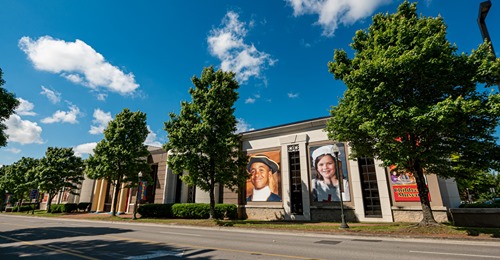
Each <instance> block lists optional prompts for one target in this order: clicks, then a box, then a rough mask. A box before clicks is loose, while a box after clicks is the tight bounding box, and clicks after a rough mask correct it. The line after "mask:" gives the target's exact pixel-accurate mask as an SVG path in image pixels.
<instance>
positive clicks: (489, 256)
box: [410, 251, 500, 259]
mask: <svg viewBox="0 0 500 260" xmlns="http://www.w3.org/2000/svg"><path fill="white" fill-rule="evenodd" d="M410 253H420V254H434V255H454V256H469V257H482V258H497V259H500V256H494V255H471V254H456V253H443V252H431V251H410Z"/></svg>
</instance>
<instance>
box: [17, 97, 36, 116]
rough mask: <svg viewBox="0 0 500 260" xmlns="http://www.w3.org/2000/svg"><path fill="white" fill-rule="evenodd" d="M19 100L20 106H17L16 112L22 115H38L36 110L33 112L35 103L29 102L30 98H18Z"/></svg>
mask: <svg viewBox="0 0 500 260" xmlns="http://www.w3.org/2000/svg"><path fill="white" fill-rule="evenodd" d="M17 100H18V101H19V106H17V108H16V114H18V115H22V116H34V115H36V113H35V112H33V111H32V110H33V108H34V107H35V105H33V103H31V102H29V101H28V100H25V99H22V98H18V99H17Z"/></svg>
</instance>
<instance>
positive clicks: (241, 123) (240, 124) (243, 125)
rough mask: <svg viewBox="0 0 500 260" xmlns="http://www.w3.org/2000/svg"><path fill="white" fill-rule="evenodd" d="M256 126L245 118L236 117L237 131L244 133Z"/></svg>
mask: <svg viewBox="0 0 500 260" xmlns="http://www.w3.org/2000/svg"><path fill="white" fill-rule="evenodd" d="M252 130H254V128H252V127H251V125H250V124H248V123H247V122H245V119H243V118H236V133H242V132H246V131H252Z"/></svg>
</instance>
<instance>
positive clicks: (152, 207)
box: [137, 203, 238, 219]
mask: <svg viewBox="0 0 500 260" xmlns="http://www.w3.org/2000/svg"><path fill="white" fill-rule="evenodd" d="M237 209H238V207H237V206H236V205H234V204H216V205H215V218H217V219H224V218H229V219H236V218H238V211H237ZM137 213H139V214H141V217H143V218H188V219H206V218H208V217H209V216H210V205H209V204H204V203H177V204H144V205H141V206H140V207H139V208H138V209H137Z"/></svg>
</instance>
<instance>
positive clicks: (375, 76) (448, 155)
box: [327, 1, 500, 225]
mask: <svg viewBox="0 0 500 260" xmlns="http://www.w3.org/2000/svg"><path fill="white" fill-rule="evenodd" d="M351 47H352V48H353V49H354V52H355V53H354V58H353V59H350V58H348V55H347V53H346V52H345V51H344V50H335V54H334V60H333V61H331V62H329V63H328V67H329V71H330V72H331V73H332V74H333V75H334V77H335V79H340V80H342V81H343V82H344V83H345V85H346V86H347V90H346V92H345V93H344V96H343V97H342V98H341V99H340V100H339V104H338V105H337V106H334V107H332V110H331V114H332V118H331V120H330V121H329V122H328V125H327V131H328V133H329V137H330V138H331V139H334V140H346V141H349V144H350V145H351V146H352V148H353V150H354V153H353V154H352V157H357V156H359V157H360V156H374V157H376V158H379V159H381V160H382V161H383V162H384V164H385V165H386V166H388V165H397V166H398V168H400V169H405V170H407V171H410V172H412V173H413V174H414V176H415V177H416V182H417V188H418V191H419V196H420V201H421V205H422V212H423V218H422V221H421V222H420V225H429V224H436V221H435V220H434V216H433V214H432V210H431V206H430V202H429V199H428V192H429V191H428V188H427V186H426V183H425V177H424V169H425V171H426V172H430V173H435V174H438V175H441V176H444V177H450V176H455V177H461V176H462V175H463V174H464V173H467V172H460V170H459V169H461V168H462V169H463V168H464V167H465V168H469V169H471V168H474V169H475V170H476V171H482V170H488V169H490V168H497V167H498V162H499V161H498V156H499V155H500V153H499V147H498V145H497V143H496V138H495V137H494V135H493V134H494V132H495V127H496V126H497V125H498V120H499V115H500V113H499V112H500V109H499V108H500V102H499V101H500V96H499V95H498V94H496V93H494V92H493V91H490V92H488V87H492V86H493V85H495V84H498V79H499V74H500V60H498V59H495V57H494V55H493V53H491V51H490V48H489V44H488V43H484V44H482V45H480V46H479V47H478V49H477V50H475V51H472V53H471V54H470V55H468V54H464V53H462V54H457V47H456V46H455V45H453V44H451V43H450V42H449V41H448V40H447V39H446V25H445V23H444V21H443V19H442V18H441V17H424V16H419V15H417V7H416V4H415V3H409V2H408V1H405V2H403V3H402V4H401V5H400V6H399V7H398V10H397V12H396V13H394V14H388V13H387V14H377V15H375V16H374V17H373V22H372V24H371V25H370V27H369V28H368V29H367V30H359V31H357V32H356V35H355V37H354V38H353V42H352V43H351ZM479 84H484V86H485V87H486V88H479V87H478V85H479ZM452 157H453V158H452Z"/></svg>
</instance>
